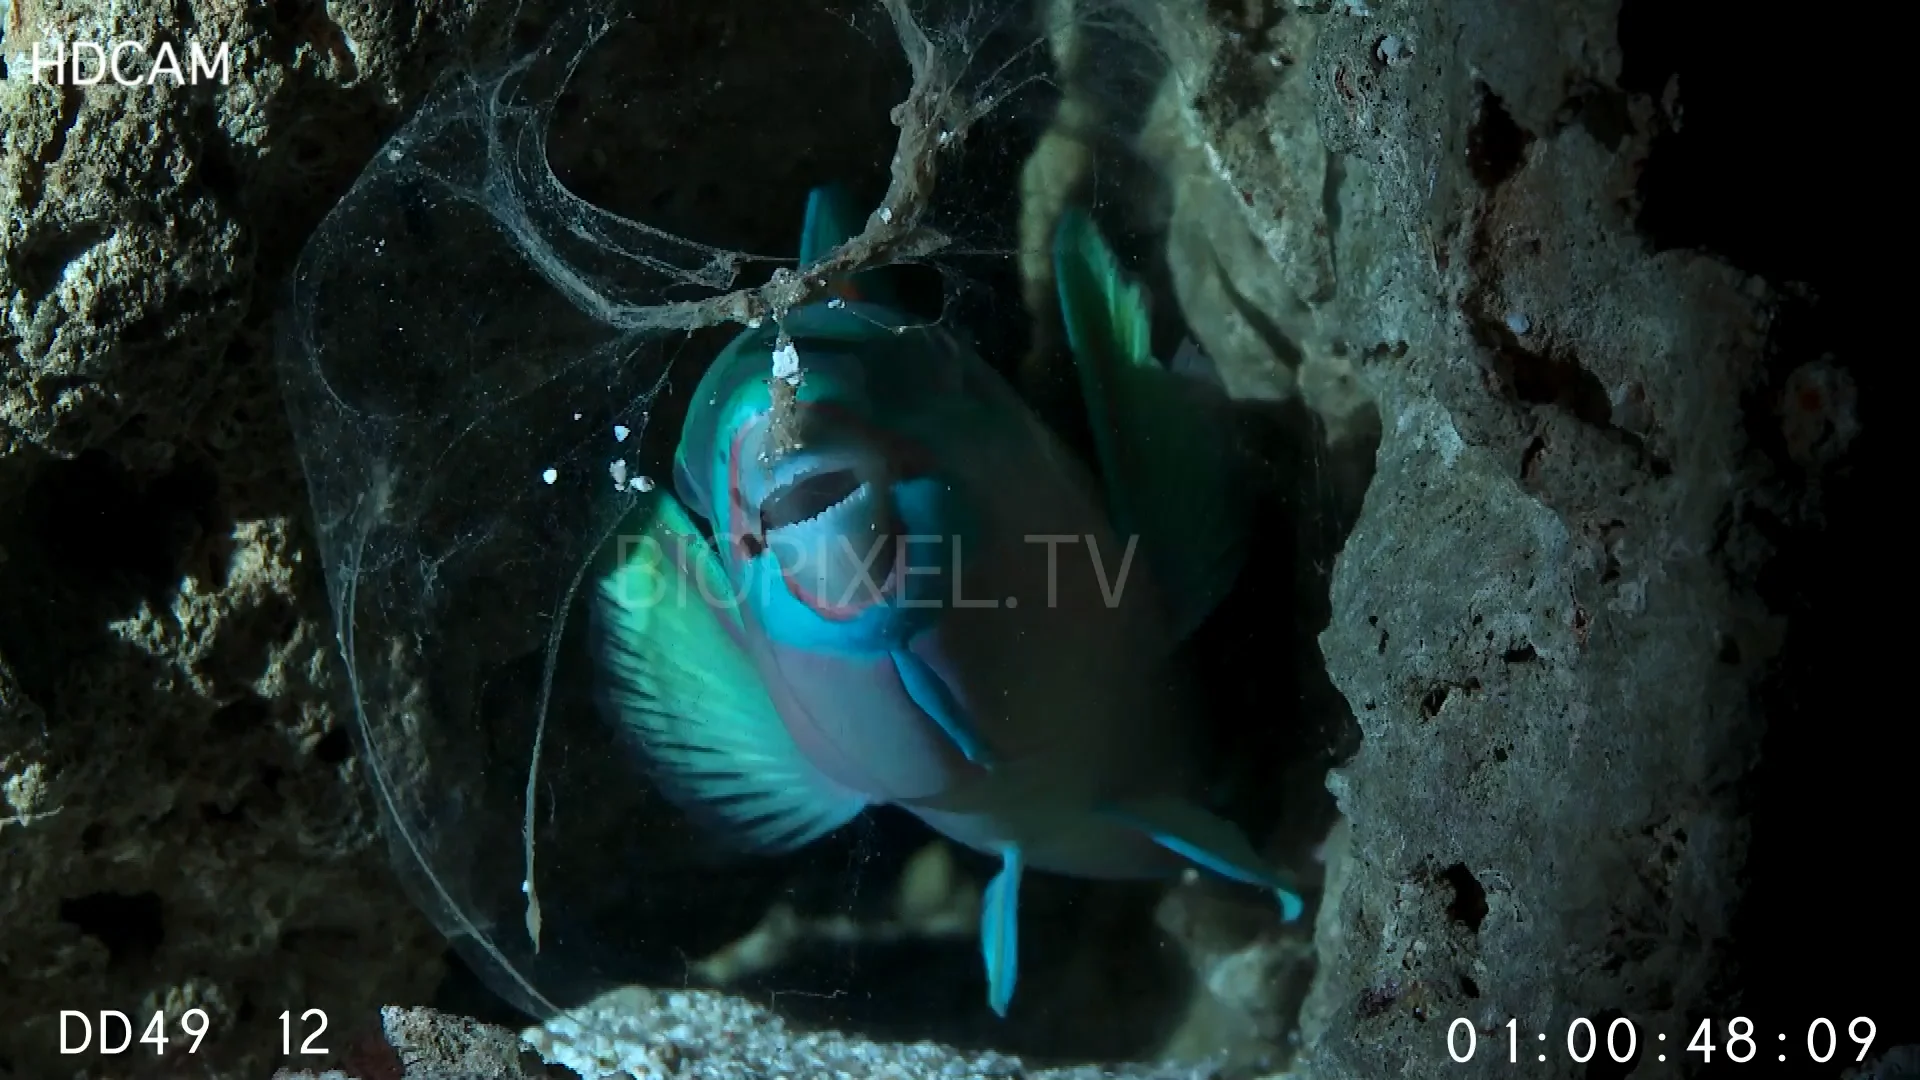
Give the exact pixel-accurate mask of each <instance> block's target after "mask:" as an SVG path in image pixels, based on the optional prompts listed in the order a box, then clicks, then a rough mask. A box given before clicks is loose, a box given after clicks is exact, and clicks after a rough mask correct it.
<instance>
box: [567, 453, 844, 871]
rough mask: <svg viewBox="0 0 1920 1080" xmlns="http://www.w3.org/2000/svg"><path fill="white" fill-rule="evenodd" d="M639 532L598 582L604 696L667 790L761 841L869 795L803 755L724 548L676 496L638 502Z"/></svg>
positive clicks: (799, 842) (692, 808)
mask: <svg viewBox="0 0 1920 1080" xmlns="http://www.w3.org/2000/svg"><path fill="white" fill-rule="evenodd" d="M637 523H638V524H639V525H640V528H639V529H638V530H637V531H638V540H637V542H630V543H629V546H628V547H627V548H626V549H625V550H623V551H622V552H621V553H620V560H619V562H618V564H617V565H616V566H615V567H614V568H613V569H612V570H611V571H610V572H609V573H607V574H606V575H605V576H604V577H603V578H602V579H601V580H600V583H599V589H598V595H597V596H595V598H594V600H595V604H594V638H595V643H594V644H595V653H596V657H597V659H598V661H599V665H598V671H599V676H600V687H599V689H600V697H601V699H602V701H603V703H604V704H605V706H606V708H607V710H608V711H609V712H610V713H611V715H612V716H613V717H614V718H615V719H616V720H617V722H618V723H619V724H620V725H621V726H622V727H623V728H624V729H625V730H626V731H627V732H629V733H630V734H631V735H632V736H633V737H634V739H635V740H636V741H637V742H638V744H639V746H640V748H641V749H642V750H643V751H644V752H645V754H646V756H647V758H648V760H649V762H650V764H651V765H652V772H653V773H654V775H655V778H656V781H657V782H658V784H659V785H660V789H661V793H662V794H663V795H665V796H666V797H667V798H668V799H669V800H671V801H672V802H674V803H675V804H676V805H678V806H680V807H682V808H683V809H685V810H687V811H688V812H689V813H690V814H692V815H693V816H695V817H697V818H702V819H705V820H707V821H709V822H711V823H712V824H714V825H716V826H718V827H719V828H721V829H723V830H724V832H725V834H726V835H727V836H729V837H730V838H732V839H735V840H737V841H739V842H742V843H743V844H744V845H745V846H747V847H749V848H752V849H755V850H760V851H769V852H772V851H786V850H791V849H794V848H798V847H801V846H804V845H805V844H808V843H810V842H812V841H813V840H816V839H818V838H820V837H821V836H824V835H826V834H827V833H829V832H832V831H833V830H834V829H836V828H839V827H840V826H841V825H843V824H845V823H846V822H847V821H848V820H850V819H851V818H853V817H854V815H856V814H858V813H859V812H860V811H861V809H862V808H863V807H864V806H865V805H866V802H865V800H864V799H863V798H862V797H861V796H859V795H857V794H855V793H853V792H850V791H848V790H846V789H845V788H842V787H840V786H839V785H837V784H834V783H833V782H832V781H830V780H828V779H827V778H826V777H824V776H822V775H821V774H820V773H819V772H818V771H817V770H815V769H814V768H813V766H812V765H811V764H810V763H808V761H807V760H806V759H805V758H804V757H803V756H802V755H801V753H800V751H799V749H798V748H797V747H796V746H795V745H794V742H793V738H792V736H790V735H789V734H788V733H787V729H786V726H785V725H784V724H783V723H782V722H781V719H780V716H779V713H778V712H777V711H776V710H775V709H774V705H773V702H772V700H771V699H770V698H769V697H768V695H767V691H766V688H765V684H763V683H762V682H761V681H760V674H759V672H758V671H757V670H755V668H754V666H753V663H752V661H751V660H750V659H749V658H748V656H747V654H746V653H745V652H744V651H743V650H742V648H741V646H740V644H739V642H738V639H737V636H736V635H737V634H738V633H739V632H740V627H739V625H738V623H737V622H736V621H735V619H734V617H733V615H732V613H731V612H729V611H726V610H723V608H722V607H721V606H719V605H720V604H721V603H723V602H724V600H725V598H727V597H728V596H729V595H730V594H729V592H728V584H727V579H726V575H725V572H724V571H723V570H722V568H721V566H720V562H719V559H718V557H717V556H716V555H715V554H714V552H713V549H712V547H711V546H709V544H708V543H707V540H706V538H705V537H703V536H701V535H700V532H699V530H698V529H697V528H696V527H695V526H694V524H693V522H692V520H691V519H690V518H688V517H687V514H686V512H685V511H684V510H683V509H681V507H680V504H679V502H678V501H677V500H675V499H674V498H673V496H671V495H669V494H667V493H666V492H664V491H660V492H655V493H654V495H653V496H652V497H651V498H650V499H649V500H648V502H647V503H646V504H645V505H644V506H643V507H642V508H641V509H640V510H639V511H638V522H637Z"/></svg>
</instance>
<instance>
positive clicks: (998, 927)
mask: <svg viewBox="0 0 1920 1080" xmlns="http://www.w3.org/2000/svg"><path fill="white" fill-rule="evenodd" d="M1022 869H1023V860H1022V858H1021V855H1020V848H1019V846H1018V845H1016V844H1009V845H1007V846H1006V847H1004V848H1001V849H1000V872H999V873H998V874H995V875H994V876H993V880H992V881H991V882H988V883H987V892H986V896H985V897H983V898H982V900H981V905H980V955H981V956H982V957H984V958H985V959H986V962H987V1004H988V1005H990V1006H992V1007H993V1011H994V1012H995V1013H996V1014H997V1015H1000V1016H1005V1015H1007V1006H1008V1005H1010V1004H1012V1002H1013V987H1014V984H1015V983H1017V982H1018V981H1019V980H1020V871H1021V870H1022Z"/></svg>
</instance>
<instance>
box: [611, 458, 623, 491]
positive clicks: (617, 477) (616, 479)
mask: <svg viewBox="0 0 1920 1080" xmlns="http://www.w3.org/2000/svg"><path fill="white" fill-rule="evenodd" d="M607 471H608V472H609V473H612V474H613V486H614V487H615V488H623V487H626V486H627V463H626V462H625V461H622V460H620V459H619V458H615V459H614V460H613V461H612V462H610V463H608V465H607Z"/></svg>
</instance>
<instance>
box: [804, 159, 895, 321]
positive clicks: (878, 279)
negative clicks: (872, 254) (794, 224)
mask: <svg viewBox="0 0 1920 1080" xmlns="http://www.w3.org/2000/svg"><path fill="white" fill-rule="evenodd" d="M866 220H867V219H866V218H865V217H864V216H862V215H861V213H860V211H859V209H858V208H857V207H856V204H855V203H854V201H853V196H852V195H851V194H849V193H848V192H847V189H846V188H845V187H843V186H841V185H839V184H828V185H826V186H825V187H817V188H814V189H813V191H812V192H811V193H809V194H808V196H807V219H806V222H805V224H803V225H802V226H801V227H800V268H801V269H802V270H805V269H806V268H807V267H809V266H812V265H813V264H814V263H816V262H818V261H820V260H821V259H823V258H825V257H827V256H828V255H831V254H833V249H834V248H837V247H839V246H840V245H841V244H844V243H846V242H847V241H848V240H851V239H853V238H854V237H856V236H858V235H860V232H861V230H863V229H865V228H866V227H867V225H866ZM831 288H832V291H833V294H834V295H835V296H838V297H839V298H840V299H842V300H864V301H866V302H868V303H872V304H889V305H890V304H893V303H894V302H895V300H896V297H895V294H894V288H893V283H892V282H890V281H888V280H887V275H886V272H885V270H884V269H876V270H862V271H861V272H860V273H857V274H854V275H852V276H851V277H848V278H841V279H837V280H835V281H834V282H833V283H832V286H831Z"/></svg>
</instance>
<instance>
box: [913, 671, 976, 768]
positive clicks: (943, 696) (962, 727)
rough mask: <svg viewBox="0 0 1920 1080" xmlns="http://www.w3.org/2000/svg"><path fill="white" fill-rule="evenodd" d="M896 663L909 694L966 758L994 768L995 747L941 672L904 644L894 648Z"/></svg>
mask: <svg viewBox="0 0 1920 1080" xmlns="http://www.w3.org/2000/svg"><path fill="white" fill-rule="evenodd" d="M893 666H894V668H895V670H897V671H898V672H899V673H900V684H901V685H902V686H904V687H906V690H907V696H908V697H910V698H912V699H913V703H914V704H915V705H918V706H920V711H921V712H924V713H926V714H927V716H928V717H929V718H930V719H932V720H933V722H934V723H936V724H938V725H940V730H941V731H944V732H946V733H947V738H949V739H952V740H953V744H954V745H955V746H957V747H959V748H960V752H961V753H962V754H964V755H966V758H967V760H968V761H971V762H973V763H974V764H975V765H979V766H981V767H983V768H992V767H993V763H994V759H993V751H992V750H991V749H990V748H989V747H988V746H987V743H986V740H985V739H984V738H983V737H982V736H981V734H980V731H979V729H977V728H976V727H975V726H974V724H973V721H972V719H970V718H969V717H968V716H967V713H966V710H965V709H964V708H963V707H962V706H961V704H960V701H959V699H958V698H956V697H955V696H954V694H953V690H952V689H951V688H950V687H948V686H947V681H946V680H945V679H943V678H941V677H940V673H939V672H937V671H935V670H933V668H932V667H931V666H929V665H928V663H927V662H926V661H925V660H923V659H921V658H920V656H919V655H918V654H916V653H915V652H914V651H913V650H912V649H910V648H905V647H902V648H898V649H895V650H893Z"/></svg>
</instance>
